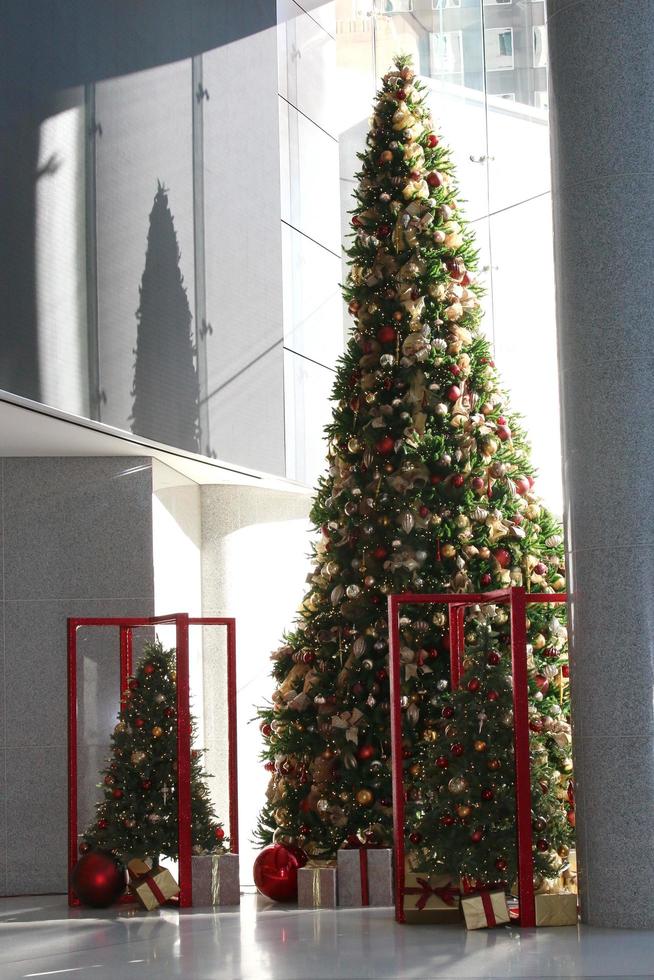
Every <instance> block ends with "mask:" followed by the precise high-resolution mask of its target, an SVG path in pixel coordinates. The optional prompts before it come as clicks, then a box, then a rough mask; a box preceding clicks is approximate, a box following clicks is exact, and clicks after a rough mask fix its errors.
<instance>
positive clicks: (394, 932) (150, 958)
mask: <svg viewBox="0 0 654 980" xmlns="http://www.w3.org/2000/svg"><path fill="white" fill-rule="evenodd" d="M58 976H62V977H65V978H66V980H67V978H68V977H71V978H74V977H75V976H78V977H83V978H84V980H86V978H87V977H88V978H90V980H123V978H152V980H166V978H168V977H171V978H172V977H174V978H183V980H213V978H220V980H236V978H245V980H323V978H325V980H326V978H330V980H331V978H343V980H360V978H361V980H362V978H375V980H385V978H389V977H398V978H402V980H431V978H435V977H439V978H441V977H442V978H447V977H452V978H454V977H456V978H474V977H480V978H482V977H483V978H484V980H489V978H520V977H525V978H527V977H529V978H535V977H538V978H544V977H576V978H582V977H583V978H588V977H603V978H609V977H614V978H615V977H630V978H634V977H654V933H651V932H647V933H644V932H618V931H617V930H616V931H611V930H600V929H588V928H583V927H580V928H579V930H577V929H573V928H567V929H539V930H525V931H524V932H520V930H519V929H516V928H501V929H496V930H492V931H483V932H481V931H480V932H470V933H467V932H466V931H465V929H464V928H463V927H460V928H458V927H452V926H398V925H396V924H395V922H394V921H393V918H392V913H391V911H390V910H386V909H368V910H361V911H360V910H351V909H348V910H345V909H344V910H339V911H324V912H305V911H299V910H298V909H295V908H284V907H282V906H279V905H271V904H268V903H267V902H265V901H264V900H262V899H257V897H256V896H254V895H246V896H244V897H243V903H242V905H241V910H240V913H239V912H238V911H227V912H213V911H200V910H189V911H188V912H184V913H181V914H179V913H177V912H175V911H173V910H170V911H169V910H165V911H160V912H152V913H145V912H141V911H138V910H136V909H134V908H131V907H127V906H123V907H122V909H120V910H117V911H113V910H112V911H110V912H103V911H100V912H93V911H88V910H87V911H77V910H73V911H69V910H68V908H67V907H66V904H65V899H64V898H63V897H47V898H20V899H1V900H0V980H18V978H19V977H20V978H23V977H25V978H27V977H58Z"/></svg>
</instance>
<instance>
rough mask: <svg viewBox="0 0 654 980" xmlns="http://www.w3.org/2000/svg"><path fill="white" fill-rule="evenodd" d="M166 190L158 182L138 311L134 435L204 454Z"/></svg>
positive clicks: (182, 288)
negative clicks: (201, 445) (201, 446)
mask: <svg viewBox="0 0 654 980" xmlns="http://www.w3.org/2000/svg"><path fill="white" fill-rule="evenodd" d="M179 259H180V251H179V246H178V244H177V234H176V232H175V225H174V222H173V216H172V214H171V212H170V208H169V207H168V194H167V190H166V188H165V187H164V186H163V184H161V183H160V181H157V193H156V194H155V198H154V204H153V206H152V211H151V212H150V227H149V230H148V245H147V251H146V253H145V269H144V271H143V277H142V279H141V285H140V288H139V297H140V303H139V308H138V310H137V311H136V319H137V333H136V349H135V351H134V354H135V357H136V360H135V363H134V384H133V386H132V396H133V398H134V404H133V407H132V414H131V416H130V420H131V423H132V426H131V428H132V432H134V433H136V434H137V435H140V436H145V437H146V438H148V439H154V440H155V441H156V442H162V443H166V444H168V445H171V446H176V447H178V448H179V449H186V450H189V451H190V452H199V451H200V438H199V429H200V424H199V407H198V404H199V398H200V390H199V383H198V372H197V366H196V349H195V344H194V343H193V337H192V334H191V320H192V316H191V310H190V308H189V304H188V297H187V294H186V288H185V286H184V277H183V275H182V273H181V270H180V268H179Z"/></svg>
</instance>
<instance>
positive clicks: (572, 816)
mask: <svg viewBox="0 0 654 980" xmlns="http://www.w3.org/2000/svg"><path fill="white" fill-rule="evenodd" d="M567 821H568V823H569V824H570V826H571V827H574V825H575V811H574V810H568V813H567Z"/></svg>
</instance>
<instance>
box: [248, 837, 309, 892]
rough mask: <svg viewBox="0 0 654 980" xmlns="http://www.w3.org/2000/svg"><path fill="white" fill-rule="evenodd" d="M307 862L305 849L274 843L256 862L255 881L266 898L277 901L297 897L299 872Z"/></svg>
mask: <svg viewBox="0 0 654 980" xmlns="http://www.w3.org/2000/svg"><path fill="white" fill-rule="evenodd" d="M306 863H307V856H306V854H305V853H304V851H302V850H300V848H299V847H295V846H294V845H293V844H272V845H271V846H270V847H266V848H265V850H263V851H262V852H261V853H260V854H259V855H258V857H257V859H256V861H255V862H254V869H253V874H254V883H255V885H256V886H257V888H258V889H259V891H260V892H261V894H262V895H265V896H266V898H272V899H273V901H275V902H292V901H295V900H296V899H297V872H298V868H303V867H304V865H305V864H306Z"/></svg>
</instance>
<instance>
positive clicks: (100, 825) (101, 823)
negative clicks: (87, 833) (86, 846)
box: [98, 817, 107, 830]
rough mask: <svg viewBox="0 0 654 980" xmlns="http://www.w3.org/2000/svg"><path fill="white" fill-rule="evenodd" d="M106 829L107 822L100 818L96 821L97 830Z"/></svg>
mask: <svg viewBox="0 0 654 980" xmlns="http://www.w3.org/2000/svg"><path fill="white" fill-rule="evenodd" d="M106 827H107V821H106V820H105V819H104V817H100V819H99V820H98V830H105V829H106Z"/></svg>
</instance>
